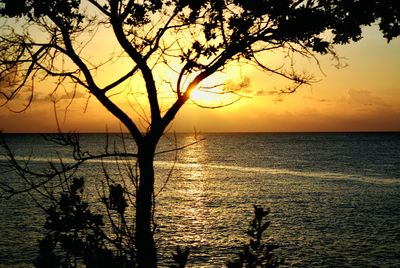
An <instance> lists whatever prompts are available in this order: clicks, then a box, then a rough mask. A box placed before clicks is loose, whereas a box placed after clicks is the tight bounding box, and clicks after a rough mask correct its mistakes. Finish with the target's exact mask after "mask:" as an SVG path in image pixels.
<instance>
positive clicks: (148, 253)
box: [0, 0, 400, 267]
mask: <svg viewBox="0 0 400 268" xmlns="http://www.w3.org/2000/svg"><path fill="white" fill-rule="evenodd" d="M0 3H1V6H0V14H1V15H2V18H1V21H2V24H1V37H0V79H1V90H0V98H1V99H0V100H1V101H2V104H1V105H3V106H4V105H7V104H8V103H9V102H10V101H12V100H13V99H16V97H17V96H18V95H19V94H21V93H22V92H29V94H30V98H28V100H27V103H26V107H28V106H29V104H30V102H31V101H32V99H33V94H34V91H35V87H34V85H35V82H37V81H40V80H43V79H53V81H56V83H55V88H54V90H55V91H57V90H58V89H60V88H66V89H67V90H70V91H72V92H75V91H76V90H80V89H83V90H86V91H88V92H89V93H90V95H91V96H94V97H95V98H96V99H97V100H98V101H99V102H100V103H101V104H102V105H103V106H104V107H105V108H106V109H107V110H108V111H109V112H110V113H112V114H113V115H114V116H115V117H116V118H117V119H118V120H120V121H121V123H122V124H123V125H124V126H125V127H126V128H127V130H128V131H129V134H130V135H131V136H132V138H133V140H134V142H135V143H136V145H137V151H136V152H130V153H129V154H128V153H126V152H125V153H122V154H120V156H123V157H137V161H138V169H139V176H138V180H137V187H136V189H135V190H134V191H136V193H135V196H136V223H135V225H136V234H135V238H136V247H137V251H138V261H139V266H140V267H156V266H157V257H156V247H155V242H154V238H153V230H154V225H153V221H152V215H153V210H154V202H153V194H154V179H155V176H154V168H153V159H154V155H155V154H156V147H157V143H158V141H159V139H160V137H161V136H162V134H163V133H164V131H165V130H166V129H167V127H168V125H169V124H170V123H171V122H172V120H173V119H174V117H175V116H176V114H177V113H178V111H179V110H180V109H181V107H182V106H183V105H184V104H185V103H186V102H187V101H188V100H189V99H190V94H191V93H192V91H193V90H195V89H199V90H201V89H203V90H208V89H209V88H208V87H207V86H205V84H203V83H204V82H205V81H206V79H207V78H209V77H211V76H213V75H215V74H216V73H218V72H220V71H222V70H224V69H226V68H229V66H231V64H234V63H237V62H240V63H252V64H255V65H256V66H257V67H258V68H260V69H262V70H264V71H265V72H267V73H274V74H277V75H280V76H283V77H285V78H287V79H289V80H290V81H292V82H293V85H292V86H291V87H289V88H287V89H283V90H282V91H283V92H294V91H295V90H296V89H297V88H298V87H299V86H301V85H303V84H307V83H309V82H310V76H308V75H307V74H302V73H298V72H296V70H295V68H293V66H292V65H290V64H289V66H287V68H286V66H283V67H281V68H278V69H276V68H272V67H270V66H268V65H267V64H266V63H265V62H264V59H263V58H262V55H263V53H264V52H268V51H276V50H278V51H284V52H285V53H287V54H288V55H289V56H291V55H294V54H300V55H302V56H305V57H310V58H313V57H314V56H315V55H316V54H331V55H332V54H333V55H334V50H333V45H337V44H346V43H349V42H351V41H358V40H360V39H361V37H362V36H361V34H362V33H361V28H362V27H363V26H368V25H371V24H373V23H377V24H378V25H379V28H380V30H381V32H382V33H383V36H384V37H385V38H386V39H387V40H388V41H390V40H391V39H392V38H394V37H396V36H398V35H399V34H400V25H399V24H400V23H399V21H400V20H399V18H400V8H399V2H398V1H397V0H359V1H350V0H258V1H248V0H209V1H203V0H193V1H191V0H152V1H149V0H140V1H139V0H82V1H81V0H65V1H57V0H1V2H0ZM100 32H107V33H109V34H110V36H111V37H110V38H114V40H115V46H116V47H117V48H116V50H115V51H116V53H112V52H110V53H109V54H107V53H106V52H105V51H104V53H106V54H105V57H106V58H103V59H104V61H101V60H99V59H98V58H94V57H91V56H90V55H88V54H87V53H89V52H88V50H87V49H86V50H85V47H86V46H87V45H88V44H90V42H91V41H92V40H93V39H94V37H95V36H96V34H99V33H100ZM107 38H108V37H107ZM104 53H103V54H104ZM126 58H129V59H130V62H129V64H130V69H129V70H128V71H127V72H125V73H121V74H118V75H119V77H118V78H116V79H115V80H114V81H109V82H108V83H107V84H104V83H105V82H104V81H100V79H99V77H97V76H96V73H97V72H98V71H99V70H101V69H102V68H103V67H104V66H106V65H107V63H109V62H115V61H121V62H122V61H124V64H126ZM162 67H163V68H162ZM165 68H170V69H172V70H173V71H174V72H175V73H176V76H175V77H173V78H169V80H167V81H165V78H162V75H161V74H162V73H163V72H164V71H165ZM135 76H138V77H140V78H141V79H142V81H144V86H143V87H144V88H143V91H144V92H145V94H146V96H147V101H148V110H149V115H148V116H149V118H147V119H146V125H145V126H144V127H142V128H140V127H139V126H140V124H141V123H143V122H141V121H140V120H139V121H138V120H136V119H135V118H134V117H132V116H130V113H129V112H128V111H127V110H124V109H123V107H122V106H118V105H117V104H116V102H115V101H114V100H113V99H112V96H113V94H114V93H117V92H119V90H120V89H121V87H122V86H124V87H125V88H127V87H129V86H128V85H129V84H128V83H127V81H129V80H130V79H131V78H132V77H135ZM167 86H169V87H170V89H171V90H172V91H173V93H174V96H175V99H174V100H173V101H172V102H171V103H169V106H168V107H162V106H161V104H160V99H161V98H162V92H163V90H162V89H165V87H167ZM216 86H218V85H216ZM229 91H231V89H229V88H222V89H221V90H220V92H229ZM139 105H140V104H138V106H136V107H134V108H140V107H139ZM112 154H114V153H112ZM112 154H111V155H112ZM115 154H118V153H115ZM108 155H110V154H105V155H96V156H95V155H91V156H87V155H84V154H79V151H77V154H76V155H74V156H75V157H76V159H77V163H76V164H75V165H74V166H73V167H71V166H70V165H66V164H65V165H63V167H64V169H67V170H69V169H70V168H76V167H77V166H79V163H82V162H84V161H86V160H87V159H89V158H102V157H107V156H108ZM17 169H18V172H20V173H24V174H25V175H23V176H26V174H28V175H29V176H33V177H40V178H42V179H41V180H36V181H35V180H29V182H30V183H29V184H28V188H26V189H13V188H10V187H7V186H4V185H3V190H5V191H6V192H7V193H9V194H11V195H12V194H15V193H18V192H21V191H28V190H30V189H37V188H39V187H42V186H43V185H46V183H48V182H49V181H51V179H52V178H53V177H54V176H56V175H57V174H60V173H61V172H62V170H57V171H55V173H57V174H56V175H54V176H53V175H51V174H48V173H46V174H39V173H35V172H33V171H31V170H29V169H27V168H26V167H24V166H22V167H21V166H20V167H18V168H17ZM42 175H45V176H42ZM120 208H121V209H122V205H121V207H120Z"/></svg>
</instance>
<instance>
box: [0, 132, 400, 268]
mask: <svg viewBox="0 0 400 268" xmlns="http://www.w3.org/2000/svg"><path fill="white" fill-rule="evenodd" d="M196 136H197V139H198V140H200V139H202V140H201V141H199V142H197V143H195V144H194V145H191V146H189V147H187V148H185V149H183V150H180V151H178V152H177V154H176V155H175V153H164V154H159V155H157V158H156V161H155V168H156V172H157V183H156V192H157V193H158V192H159V194H158V195H157V210H156V222H157V224H158V226H159V228H158V232H157V239H158V242H157V244H158V247H159V254H160V260H161V261H162V265H161V266H163V265H164V266H166V265H167V264H168V259H170V256H171V250H173V249H174V248H175V247H176V246H177V245H180V246H190V248H191V254H190V258H189V264H188V267H223V266H224V264H225V263H226V261H227V260H228V259H230V258H232V257H233V256H234V254H235V253H236V252H237V251H238V250H239V249H240V245H241V244H243V243H245V242H246V241H247V237H246V235H245V231H246V230H247V229H248V224H249V222H250V220H251V218H252V213H253V210H252V205H253V204H258V205H262V206H264V207H268V208H270V209H271V213H270V215H269V218H268V219H269V220H270V221H271V227H270V228H269V229H268V231H267V233H266V238H268V239H270V240H273V241H274V243H277V244H279V245H281V248H280V249H278V250H277V251H276V253H277V254H278V255H279V256H281V257H283V258H284V259H285V262H286V264H285V266H287V267H399V266H400V133H274V134H261V133H260V134H254V133H253V134H245V133H241V134H238V133H226V134H197V135H196ZM6 139H7V141H8V143H9V144H10V147H11V148H12V149H13V150H14V152H15V154H16V155H17V159H19V160H23V159H27V158H28V157H30V164H31V165H32V168H34V169H38V168H43V167H46V165H47V163H48V159H53V160H57V159H62V160H63V161H65V162H68V161H71V159H70V158H71V155H70V152H69V151H68V149H66V148H63V147H58V146H55V145H54V144H52V143H49V142H46V141H44V140H43V139H42V137H41V136H40V135H7V136H6ZM175 139H176V142H175ZM195 140H196V137H195V135H193V134H177V135H176V137H173V136H172V135H170V136H167V137H165V138H164V139H163V140H162V142H161V144H160V146H159V148H158V149H159V151H164V150H168V149H173V148H175V147H176V146H178V147H179V146H183V145H186V144H190V143H193V142H194V141H195ZM105 141H106V138H105V135H101V134H86V135H85V134H83V135H82V136H81V142H82V146H83V147H84V148H85V149H87V150H90V151H97V152H100V151H101V150H102V149H104V143H105ZM109 144H111V145H112V147H113V146H116V147H119V148H121V143H120V142H119V139H118V137H117V136H113V137H111V138H110V139H109ZM111 145H110V146H111ZM55 151H58V154H56V153H55ZM105 162H106V164H107V167H106V168H107V172H108V173H109V174H110V175H111V176H116V177H118V176H119V175H118V174H120V173H121V169H118V167H117V166H118V165H117V164H116V162H115V161H114V160H110V161H108V162H107V161H105ZM5 163H6V162H5V157H4V154H3V153H2V154H1V155H0V171H1V172H0V173H1V175H0V178H1V180H2V181H4V180H7V181H8V182H11V183H14V184H16V185H18V184H21V183H22V182H21V181H20V179H19V178H18V177H17V176H15V174H14V172H13V171H12V170H9V168H8V167H7V166H6V165H5ZM171 170H172V173H171V174H172V176H171V177H170V178H169V179H168V180H167V177H168V174H169V172H170V171H171ZM78 175H84V176H85V177H87V178H93V180H92V184H94V185H95V184H96V182H98V181H99V180H100V179H101V178H102V176H104V175H103V174H102V167H101V163H100V161H97V162H95V161H94V162H90V163H88V164H86V165H84V166H83V167H82V169H81V170H80V171H79V172H78V173H77V176H78ZM93 192H96V191H93ZM92 198H93V199H94V200H95V199H96V198H98V197H96V196H93V197H92ZM0 211H1V213H0V267H13V268H14V267H30V266H32V265H31V262H32V259H34V258H35V256H36V254H37V239H39V238H40V237H41V234H42V232H43V230H42V226H43V223H44V218H43V214H42V212H41V211H40V209H38V208H36V207H35V205H34V204H33V202H32V201H31V200H30V199H29V197H27V196H26V195H21V196H15V197H13V198H12V199H9V200H2V201H1V203H0Z"/></svg>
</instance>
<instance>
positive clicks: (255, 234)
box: [227, 205, 283, 268]
mask: <svg viewBox="0 0 400 268" xmlns="http://www.w3.org/2000/svg"><path fill="white" fill-rule="evenodd" d="M268 214H269V210H264V209H263V208H262V207H259V206H256V205H255V206H254V219H253V220H252V222H251V224H250V229H249V231H248V232H247V234H248V235H249V237H250V242H249V244H248V245H245V246H244V247H243V251H242V252H241V253H239V254H238V255H239V257H238V259H236V260H233V261H229V262H228V263H227V266H228V268H256V267H260V268H274V267H278V266H279V265H280V264H282V263H283V261H282V260H280V259H279V258H278V257H276V256H275V255H274V253H273V251H274V250H275V249H277V248H279V246H278V245H275V244H270V243H264V242H263V234H264V232H265V231H266V230H267V228H268V227H269V225H270V222H269V221H265V217H266V216H267V215H268Z"/></svg>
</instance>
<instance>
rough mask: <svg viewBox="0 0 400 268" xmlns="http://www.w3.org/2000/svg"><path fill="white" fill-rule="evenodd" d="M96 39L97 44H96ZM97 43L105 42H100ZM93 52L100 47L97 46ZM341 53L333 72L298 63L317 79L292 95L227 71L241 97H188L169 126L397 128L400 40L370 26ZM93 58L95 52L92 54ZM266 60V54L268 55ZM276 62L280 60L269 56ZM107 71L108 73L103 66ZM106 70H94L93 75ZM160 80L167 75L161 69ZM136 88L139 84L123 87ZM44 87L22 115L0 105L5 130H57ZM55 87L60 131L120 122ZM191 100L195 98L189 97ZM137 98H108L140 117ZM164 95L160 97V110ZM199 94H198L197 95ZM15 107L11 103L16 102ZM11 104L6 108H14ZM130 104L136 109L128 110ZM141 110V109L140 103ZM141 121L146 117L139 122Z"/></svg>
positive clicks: (259, 76) (263, 78)
mask: <svg viewBox="0 0 400 268" xmlns="http://www.w3.org/2000/svg"><path fill="white" fill-rule="evenodd" d="M95 42H96V41H95ZM97 42H98V46H107V42H105V41H104V40H101V39H99V40H98V41H97ZM98 50H101V49H100V48H99V49H98ZM337 51H338V53H339V55H340V56H341V57H343V58H345V59H343V60H342V63H343V64H347V65H348V66H347V67H345V68H341V69H336V68H335V67H334V66H333V64H334V63H333V61H331V60H330V58H329V56H328V57H322V58H320V60H321V68H322V71H323V73H322V72H321V71H320V70H319V69H318V68H316V65H315V63H314V62H307V61H304V62H302V61H299V62H298V63H297V67H298V68H299V69H305V70H308V71H310V72H312V73H314V75H315V76H316V78H317V80H319V82H316V83H314V84H312V86H304V87H303V88H301V89H299V90H298V91H297V92H296V93H295V94H290V95H284V96H278V95H276V94H273V93H274V92H275V91H277V90H279V89H280V88H282V87H283V86H285V84H284V83H282V81H281V80H280V79H278V78H277V77H274V76H271V75H266V74H264V73H261V72H259V71H256V70H254V69H251V68H250V67H248V66H242V68H241V71H240V72H239V71H238V69H232V70H229V71H227V72H226V73H225V74H224V75H223V76H217V77H216V78H211V79H214V81H211V83H217V82H216V81H218V80H219V79H228V80H230V81H234V83H238V82H239V81H240V80H241V79H244V78H246V79H247V80H248V82H249V85H248V87H247V88H245V90H244V95H246V96H248V97H246V98H242V99H241V100H240V101H238V102H236V103H235V104H234V105H231V106H228V107H224V108H221V109H204V108H199V107H197V106H196V105H194V104H193V103H191V102H188V103H187V104H186V106H184V108H183V109H182V110H181V112H180V113H179V114H178V116H177V118H176V120H175V121H174V123H173V124H172V127H171V128H170V130H175V131H179V132H180V131H183V132H193V131H194V129H195V130H196V131H198V132H230V131H235V132H237V131H239V132H252V131H257V132H270V131H274V132H282V131H400V39H399V38H398V39H396V40H393V41H392V42H391V43H389V44H387V42H386V40H384V39H383V38H382V37H381V34H380V33H379V32H378V31H377V30H376V29H375V28H372V29H367V30H366V31H365V38H364V39H363V40H361V41H360V42H358V43H355V44H351V45H347V46H344V47H337ZM93 56H94V57H95V56H96V55H93ZM266 60H268V59H266ZM271 60H273V61H276V62H278V63H279V60H280V59H279V58H274V59H271ZM123 69H124V67H123V66H122V65H118V66H116V65H114V66H112V73H117V74H118V73H120V72H121V71H122V70H123ZM108 72H110V71H108ZM108 75H110V74H109V73H107V75H105V74H101V73H100V74H99V77H98V78H99V79H101V78H103V77H107V76H108ZM161 75H164V76H165V77H162V79H164V80H168V75H167V74H166V73H165V72H161ZM125 86H126V87H130V89H131V90H132V91H133V92H134V91H135V89H136V88H137V87H140V86H141V85H140V83H130V84H128V85H125ZM47 87H50V85H49V84H46V83H42V84H39V85H36V89H37V91H36V93H35V99H34V102H33V104H32V105H31V106H30V107H29V108H28V110H27V111H25V112H23V113H18V114H15V113H12V112H10V111H9V110H8V109H7V108H6V107H2V108H0V129H2V130H3V131H5V132H52V131H56V120H55V113H54V109H53V104H52V102H51V98H50V97H49V96H48V91H46V90H45V89H46V88H47ZM67 92H68V90H66V92H60V93H59V94H58V98H59V99H61V101H60V102H59V103H58V105H57V107H58V108H59V110H58V117H59V121H60V123H61V127H62V129H63V130H65V131H69V130H78V131H80V132H103V131H105V130H106V129H108V130H109V131H119V129H120V124H119V123H118V121H116V120H115V119H114V118H113V117H112V116H111V115H110V114H109V113H108V112H107V111H105V110H104V108H102V107H100V106H99V104H98V103H97V102H96V100H95V99H94V98H90V100H89V104H88V107H87V109H86V110H85V106H86V102H87V96H88V95H87V93H85V92H84V91H79V92H78V94H77V95H76V96H75V101H74V102H73V104H72V105H71V106H70V107H69V109H68V111H67V113H65V109H64V108H63V107H65V105H66V103H68V99H69V97H70V95H68V93H67ZM194 97H196V96H194ZM143 98H144V97H143V96H142V95H139V94H138V95H135V94H130V95H129V96H128V95H123V94H122V95H121V96H116V97H114V99H115V100H116V101H117V102H118V103H119V104H120V105H121V106H122V107H124V108H125V109H127V110H128V111H129V112H131V114H132V115H133V116H134V117H137V114H142V112H141V108H140V107H139V106H137V105H135V101H136V100H138V101H139V102H141V103H142V101H141V100H142V99H143ZM168 98H169V97H168V94H166V95H165V97H164V99H162V103H165V105H164V106H165V107H166V105H167V104H168ZM200 98H202V99H200ZM210 100H211V101H213V102H214V103H219V102H220V100H217V101H215V97H214V96H212V95H208V96H207V95H206V96H202V97H199V96H197V99H196V101H197V102H200V103H201V104H205V105H207V104H209V103H211V102H210ZM14 106H15V105H14ZM14 106H9V107H11V108H17V107H14ZM132 108H133V109H135V111H134V112H132ZM144 108H145V107H144ZM139 121H140V123H139V125H145V119H143V118H142V119H141V120H139Z"/></svg>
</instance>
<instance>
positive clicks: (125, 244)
mask: <svg viewBox="0 0 400 268" xmlns="http://www.w3.org/2000/svg"><path fill="white" fill-rule="evenodd" d="M84 187H85V180H84V178H79V179H77V178H74V179H73V181H72V183H71V185H70V186H69V189H68V191H65V192H62V193H60V196H59V199H55V200H53V204H52V205H51V206H50V207H49V208H48V209H46V210H45V213H46V215H47V216H46V222H45V225H44V227H45V229H46V231H47V232H46V234H45V236H44V238H43V239H41V240H40V241H39V256H38V257H37V258H36V259H35V261H34V265H35V267H37V268H48V267H51V268H61V267H62V268H67V267H68V268H75V267H82V266H84V267H91V268H103V267H104V268H108V267H115V268H123V267H137V266H138V265H137V259H136V256H137V255H136V254H137V252H136V249H135V247H134V245H135V241H134V235H133V234H134V230H132V228H133V226H127V224H126V221H125V210H126V208H127V207H128V203H127V202H126V199H125V197H124V189H123V188H122V186H121V185H119V184H117V185H114V184H111V185H109V195H108V196H104V197H103V198H102V199H101V201H102V203H103V205H104V206H105V208H106V211H107V214H106V215H107V216H108V218H109V219H110V222H111V224H112V227H113V228H111V229H107V228H106V224H105V222H104V216H105V215H102V214H98V213H93V212H92V211H91V210H90V208H89V204H88V203H87V202H85V201H83V193H84ZM112 212H114V214H112ZM268 214H269V210H264V209H263V208H262V207H259V206H256V205H255V206H254V219H253V220H252V221H251V224H250V229H249V230H248V231H247V234H248V235H249V237H250V241H249V244H248V245H245V246H243V251H242V252H240V253H239V254H238V258H237V259H236V260H232V261H229V262H228V263H227V267H228V268H255V267H268V268H273V267H278V266H279V265H280V264H281V263H282V261H281V260H280V259H279V258H277V257H276V256H275V255H274V254H273V250H275V249H276V248H278V247H279V246H277V245H274V244H266V243H264V242H263V233H264V232H265V231H266V230H267V228H268V227H269V225H270V222H269V221H265V217H266V216H267V215H268ZM110 217H115V218H116V219H114V220H113V219H112V218H110ZM117 222H118V223H119V224H117ZM107 230H108V232H110V230H111V232H112V233H111V234H109V233H107ZM188 257H189V248H185V249H181V248H180V247H177V249H176V252H174V253H172V259H173V262H174V264H172V265H171V266H170V267H171V268H184V267H185V266H186V264H187V262H188Z"/></svg>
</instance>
